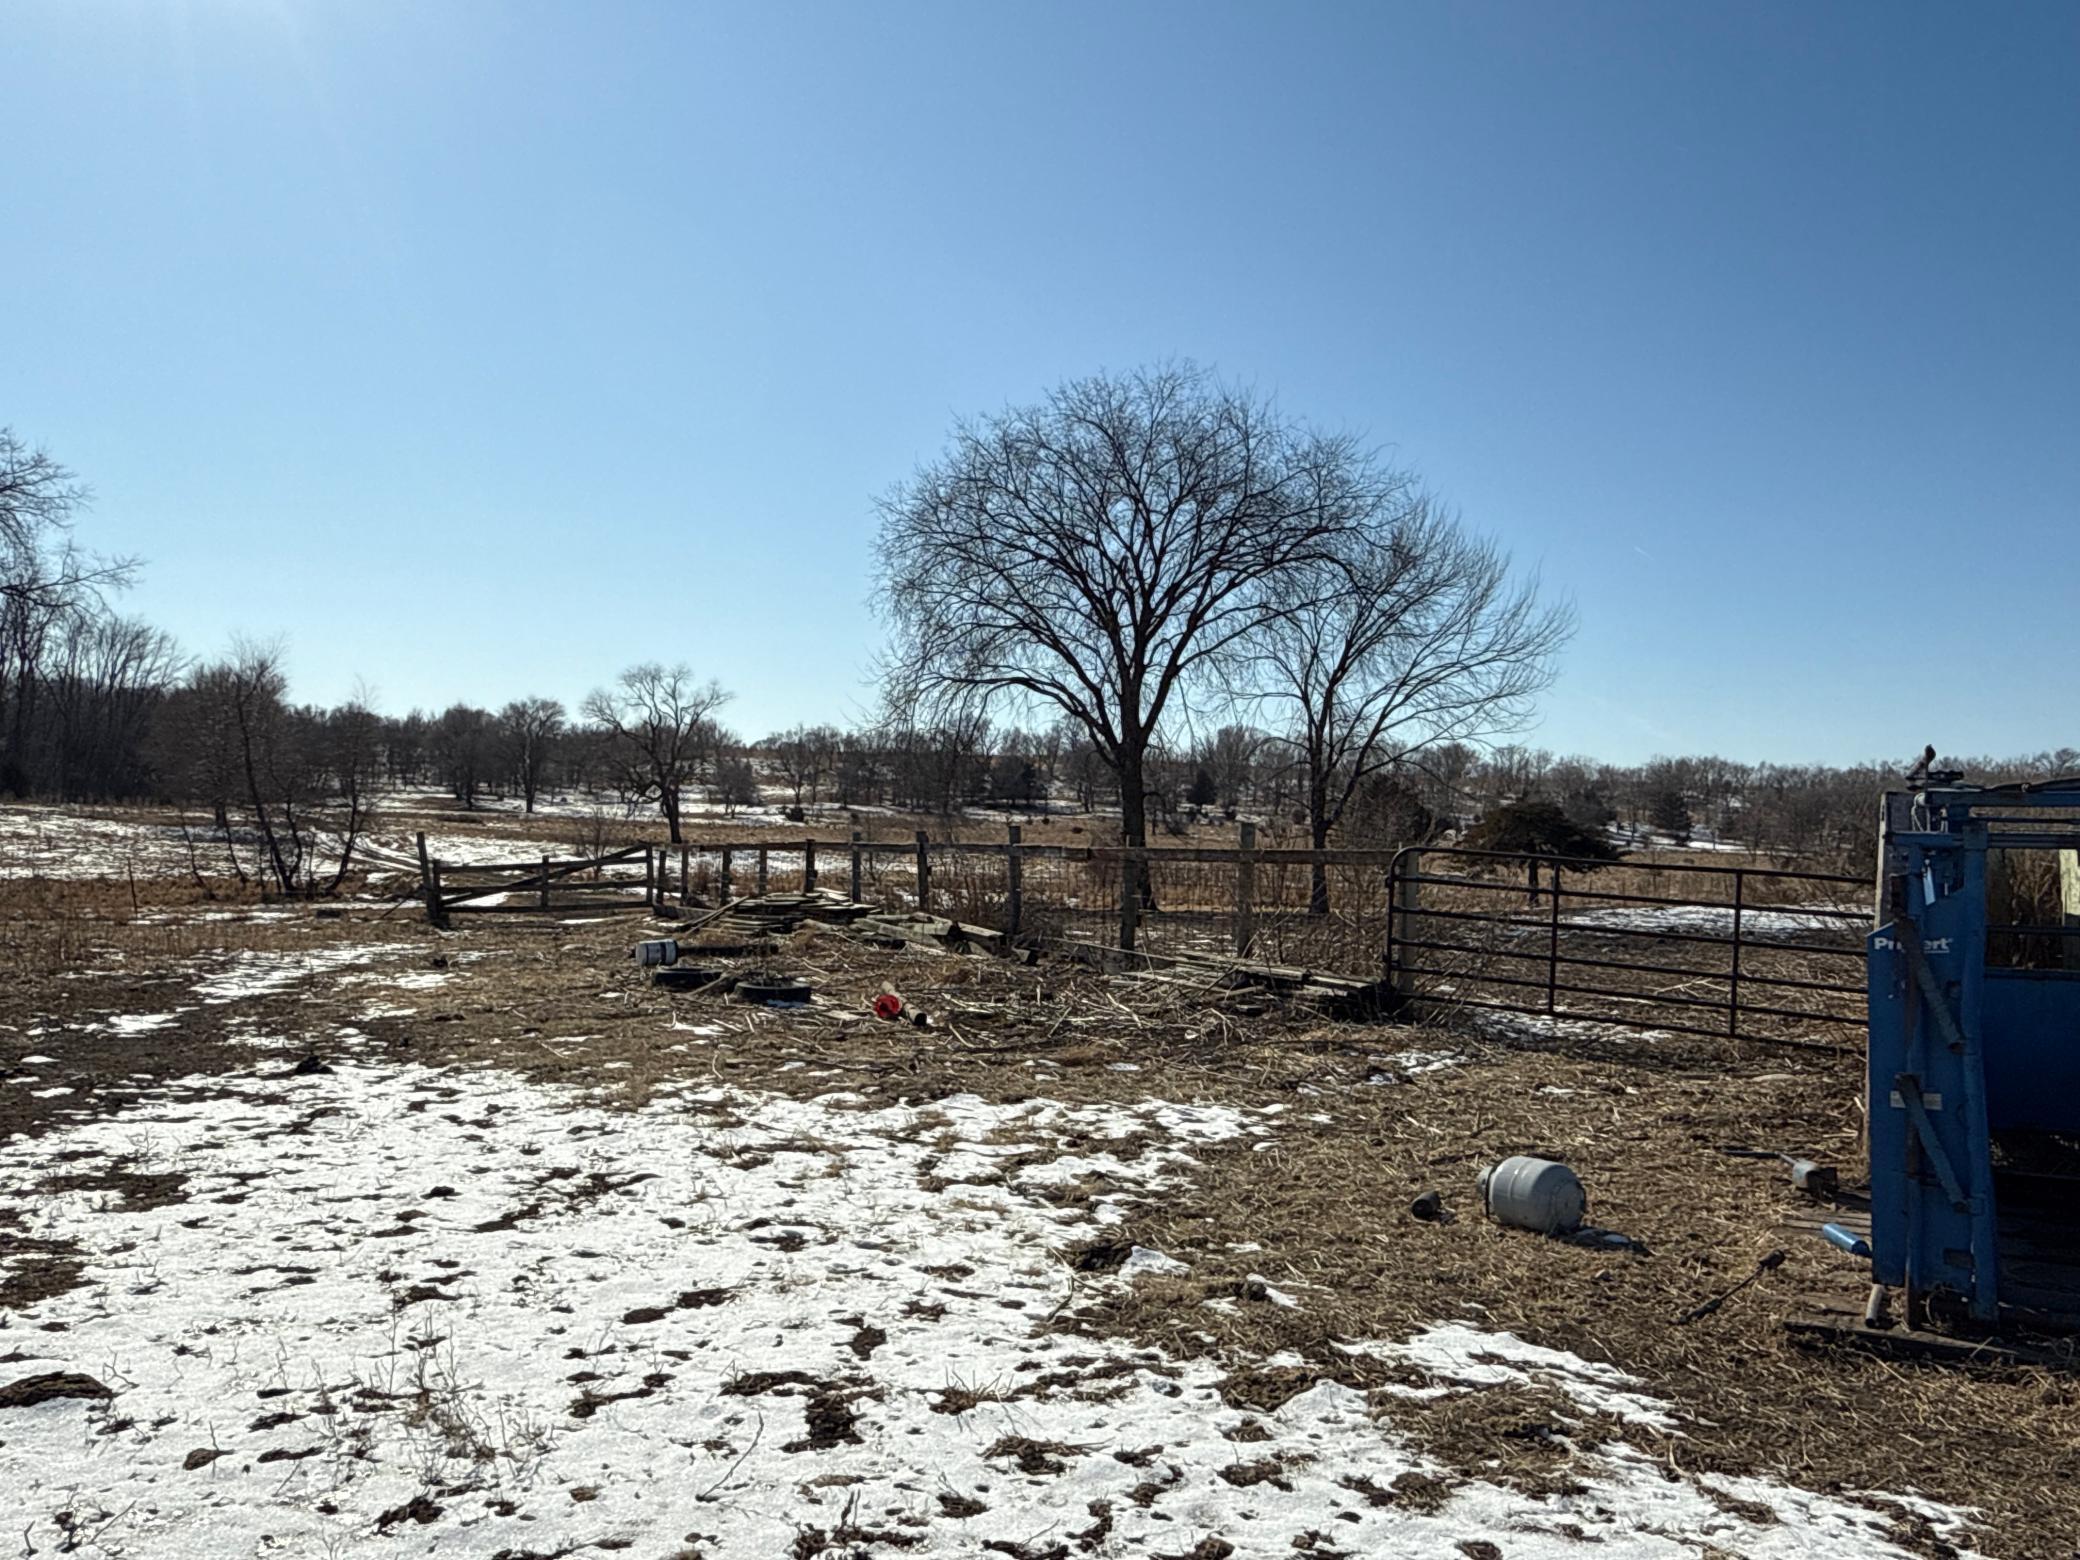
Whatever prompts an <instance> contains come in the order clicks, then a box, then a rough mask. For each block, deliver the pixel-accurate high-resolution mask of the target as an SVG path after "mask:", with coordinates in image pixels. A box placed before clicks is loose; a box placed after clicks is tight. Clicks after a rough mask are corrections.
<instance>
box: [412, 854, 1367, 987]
mask: <svg viewBox="0 0 2080 1560" xmlns="http://www.w3.org/2000/svg"><path fill="white" fill-rule="evenodd" d="M1237 839H1238V843H1237V844H1236V845H1234V846H1177V847H1165V846H1152V847H1131V848H1129V847H1123V846H1102V845H1099V846H1080V845H1035V844H1028V843H1026V842H1025V840H1024V839H1023V837H1022V831H1021V828H1020V826H1019V825H1017V824H1011V825H1008V826H1007V828H1006V830H1005V838H1004V841H1003V843H1001V844H995V843H987V842H980V841H974V840H947V839H933V838H932V837H931V836H930V834H929V833H928V832H927V831H923V830H919V831H917V832H916V833H915V834H914V835H912V836H911V837H910V838H908V839H903V840H871V839H868V838H866V837H865V835H864V834H862V833H860V832H857V831H856V832H854V833H853V835H852V836H851V838H849V839H829V838H822V839H819V838H817V837H815V836H813V835H812V836H802V837H797V838H793V839H787V838H779V839H763V840H761V839H744V840H729V841H712V840H710V841H700V842H697V843H696V842H688V843H686V844H683V845H633V846H629V847H626V848H625V849H622V850H617V851H613V852H609V853H607V854H605V855H601V856H592V857H584V858H578V859H556V858H552V857H547V856H544V857H541V858H538V859H536V860H533V861H512V862H502V863H490V864H477V863H470V864H463V863H455V862H444V861H440V860H438V859H435V858H434V857H432V856H431V855H429V854H428V852H427V849H426V844H425V840H424V837H423V836H422V837H421V839H420V842H419V852H420V872H421V877H422V880H423V885H424V892H425V898H426V906H427V913H428V916H429V917H430V918H431V919H432V920H434V921H435V922H436V923H437V924H446V923H447V920H448V917H449V916H450V915H452V914H459V913H470V912H488V911H503V912H529V911H532V912H535V913H538V914H539V913H544V912H548V913H555V912H573V911H577V912H588V913H599V912H612V911H620V910H654V909H657V908H659V907H662V906H665V905H671V904H678V905H687V906H692V905H718V904H723V903H726V902H728V901H729V900H732V899H735V898H739V897H751V896H758V895H764V894H768V893H787V892H793V893H805V892H811V891H814V890H816V889H819V888H823V889H829V890H834V891H837V892H842V893H846V894H849V895H850V897H851V898H853V899H854V900H857V901H860V902H862V903H867V904H874V905H877V906H880V907H883V908H890V909H903V910H917V911H923V912H926V913H929V914H934V915H943V916H947V917H949V918H951V919H954V920H958V921H963V922H965V923H967V924H969V925H973V926H985V927H989V928H991V929H992V930H998V931H1002V932H1003V933H1005V934H1006V935H1008V936H1012V937H1020V938H1026V939H1029V940H1033V941H1075V942H1085V943H1097V944H1103V945H1106V946H1112V947H1119V948H1126V949H1136V948H1138V949H1140V950H1142V951H1144V952H1152V953H1159V954H1160V953H1196V954H1202V955H1203V954H1222V953H1232V954H1235V955H1237V956H1256V957H1265V958H1271V959H1274V960H1277V961H1280V962H1286V963H1305V964H1308V965H1311V966H1314V967H1318V968H1322V969H1333V970H1338V971H1341V972H1344V973H1353V974H1358V973H1362V974H1365V975H1368V976H1376V975H1377V974H1378V973H1379V965H1380V955H1381V951H1382V950H1383V948H1384V947H1385V944H1386V916H1387V910H1388V904H1387V894H1386V881H1387V872H1388V868H1389V867H1390V865H1391V864H1392V862H1393V859H1394V852H1392V851H1390V850H1321V851H1316V850H1297V849H1260V848H1259V847H1258V846H1257V844H1256V827H1255V825H1253V824H1247V823H1245V824H1242V825H1240V827H1239V830H1238V836H1237ZM1317 866H1320V867H1321V868H1322V869H1323V871H1324V874H1325V876H1326V877H1327V878H1328V880H1329V886H1330V890H1331V893H1330V903H1331V906H1332V910H1331V912H1330V913H1329V914H1327V915H1317V914H1311V913H1309V909H1310V906H1309V899H1310V892H1311V878H1312V874H1313V872H1314V869H1315V868H1316V867H1317Z"/></svg>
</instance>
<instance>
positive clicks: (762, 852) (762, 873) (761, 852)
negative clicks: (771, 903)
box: [758, 845, 766, 899]
mask: <svg viewBox="0 0 2080 1560" xmlns="http://www.w3.org/2000/svg"><path fill="white" fill-rule="evenodd" d="M758 897H759V898H761V899H763V898H765V897H766V848H765V846H763V845H761V846H759V847H758Z"/></svg>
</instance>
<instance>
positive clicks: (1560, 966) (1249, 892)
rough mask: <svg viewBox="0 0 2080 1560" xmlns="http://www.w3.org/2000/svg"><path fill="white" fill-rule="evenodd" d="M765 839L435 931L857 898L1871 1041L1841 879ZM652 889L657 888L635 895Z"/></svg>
mask: <svg viewBox="0 0 2080 1560" xmlns="http://www.w3.org/2000/svg"><path fill="white" fill-rule="evenodd" d="M1238 841H1239V843H1238V844H1237V845H1236V846H1233V847H1218V846H1183V847H1175V848H1172V847H1165V846H1160V845H1158V846H1146V847H1143V846H1134V847H1129V846H1106V845H1090V846H1080V845H1037V844H1032V845H1029V844H1027V843H1025V841H1024V839H1023V838H1022V836H1021V831H1020V828H1019V826H1018V825H1016V824H1013V825H1010V826H1008V827H1007V829H1006V832H1005V838H1004V840H1003V841H1002V843H996V842H977V841H968V840H945V839H937V840H935V839H933V838H931V837H930V836H929V834H927V833H926V832H923V831H919V832H917V833H916V834H914V835H913V836H912V837H911V838H909V839H903V840H886V839H883V840H870V839H867V838H865V837H864V836H863V835H861V834H858V833H855V834H854V835H853V836H852V837H851V838H849V839H832V838H818V837H815V836H813V835H804V836H797V837H795V838H792V839H790V838H785V837H768V838H762V839H761V838H750V839H744V840H730V841H703V842H699V843H693V842H689V843H687V844H684V845H664V846H658V845H633V846H629V847H627V848H625V849H622V850H618V851H614V852H610V853H607V854H605V855H601V856H595V857H584V858H578V859H553V858H549V857H542V858H539V859H537V860H535V861H514V862H505V863H498V864H491V865H463V864H453V863H445V862H439V861H436V860H433V859H432V858H431V857H428V856H427V855H426V854H425V846H424V840H423V837H422V840H421V857H422V871H423V873H424V874H425V878H426V884H427V906H428V914H429V915H430V916H432V917H433V918H434V919H435V920H437V921H442V922H445V920H446V917H447V916H448V915H449V914H450V913H451V912H453V913H463V912H469V911H472V910H516V911H524V910H529V909H535V910H548V911H554V910H570V909H583V910H587V911H595V912H596V911H601V910H616V909H627V910H641V909H646V908H656V907H659V906H662V905H665V904H667V903H670V902H673V901H674V900H676V901H677V902H678V903H681V904H688V905H692V904H704V905H711V904H719V903H722V902H725V901H727V900H729V899H732V898H736V897H739V896H744V895H762V894H767V893H788V892H797V893H798V892H807V891H810V890H814V889H817V888H831V889H839V890H842V891H845V892H849V894H850V895H851V897H852V898H854V899H856V900H859V901H862V902H864V903H868V904H874V905H878V906H881V907H883V908H887V909H896V910H920V911H926V912H929V913H932V914H935V915H943V916H947V917H949V918H951V919H953V920H957V921H962V922H965V923H967V924H969V925H972V926H978V927H989V928H991V929H993V930H997V931H1001V932H1003V933H1004V934H1005V935H1006V936H1008V937H1013V938H1018V939H1021V940H1025V941H1030V942H1081V943H1086V944H1095V945H1101V946H1106V947H1117V948H1123V949H1136V950H1139V951H1141V952H1144V953H1149V954H1156V955H1183V956H1200V957H1207V956H1213V957H1235V958H1240V959H1251V960H1256V961H1260V962H1264V963H1270V964H1277V965H1281V966H1295V967H1299V968H1303V969H1311V970H1317V971H1320V972H1323V973H1326V974H1336V975H1344V976H1351V977H1357V978H1362V979H1366V980H1380V979H1387V980H1390V981H1391V982H1392V983H1393V985H1394V986H1395V988H1396V989H1397V990H1399V992H1400V993H1401V994H1402V995H1403V996H1404V997H1405V998H1408V999H1410V1000H1412V1001H1416V1002H1423V1003H1431V1004H1444V1005H1456V1006H1463V1007H1470V1008H1482V1009H1491V1010H1495V1011H1499V1012H1505V1013H1516V1014H1523V1015H1530V1016H1534V1017H1538V1018H1543V1019H1547V1020H1580V1021H1586V1022H1591V1023H1598V1024H1617V1025H1625V1026H1630V1027H1635V1028H1652V1029H1657V1030H1667V1031H1671V1032H1674V1033H1679V1034H1690V1035H1703V1036H1712V1037H1716V1038H1721V1039H1727V1040H1734V1041H1752V1042H1756V1043H1760V1044H1772V1045H1792V1046H1819V1047H1821V1048H1825V1049H1833V1048H1835V1047H1836V1046H1837V1045H1838V1044H1839V1043H1840V1042H1841V1041H1843V1040H1845V1039H1847V1038H1848V1033H1849V1031H1851V1030H1854V1029H1860V1027H1861V1026H1862V1024H1863V1022H1864V1015H1863V1001H1864V997H1863V991H1864V984H1863V967H1862V961H1863V957H1864V952H1863V933H1864V929H1865V928H1866V927H1867V926H1868V925H1869V921H1870V910H1869V905H1868V900H1867V898H1866V897H1865V896H1866V895H1867V894H1868V885H1867V884H1866V883H1865V882H1864V881H1863V880H1862V879H1861V878H1855V877H1848V876H1843V875H1839V874H1834V873H1821V872H1798V871H1780V870H1774V869H1769V868H1762V867H1749V866H1717V865H1710V864H1692V863H1688V862H1662V861H1641V860H1638V859H1636V858H1631V859H1627V860H1624V861H1621V862H1618V863H1607V862H1596V861H1585V860H1578V859H1571V858H1564V857H1550V856H1531V855H1523V854H1516V853H1508V852H1494V851H1477V850H1471V849H1467V848H1464V847H1457V846H1434V845H1433V846H1416V847H1409V848H1406V849H1402V850H1376V849H1329V850H1311V849H1294V848H1285V847H1271V848H1259V847H1258V846H1257V844H1256V830H1255V827H1254V825H1251V824H1246V823H1245V824H1242V825H1240V827H1239V833H1238ZM637 873H640V876H637V875H636V874H637Z"/></svg>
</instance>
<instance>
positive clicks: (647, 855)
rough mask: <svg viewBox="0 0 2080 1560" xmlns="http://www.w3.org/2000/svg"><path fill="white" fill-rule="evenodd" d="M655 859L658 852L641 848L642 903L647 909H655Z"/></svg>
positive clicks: (657, 896)
mask: <svg viewBox="0 0 2080 1560" xmlns="http://www.w3.org/2000/svg"><path fill="white" fill-rule="evenodd" d="M657 857H658V852H656V851H654V850H652V849H651V848H650V847H649V846H648V845H645V846H644V847H643V903H644V905H645V906H646V907H648V908H649V909H652V910H655V909H656V908H657V901H658V898H659V895H658V892H657V876H658V873H657V865H658V863H657Z"/></svg>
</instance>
